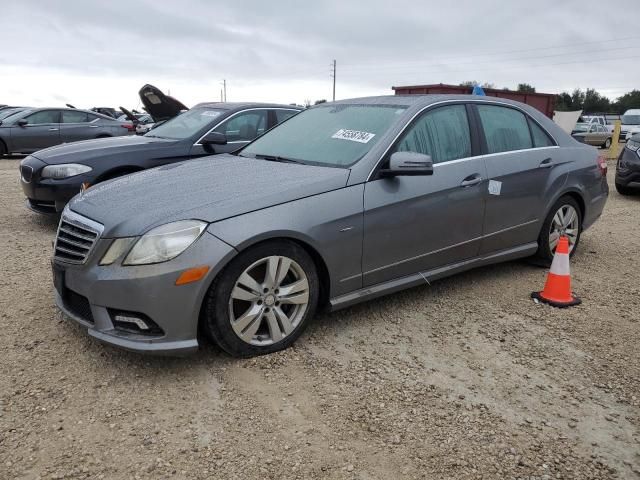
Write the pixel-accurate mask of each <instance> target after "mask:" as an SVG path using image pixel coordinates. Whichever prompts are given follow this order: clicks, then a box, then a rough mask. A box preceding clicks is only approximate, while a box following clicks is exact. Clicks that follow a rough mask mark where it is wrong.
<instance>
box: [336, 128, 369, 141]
mask: <svg viewBox="0 0 640 480" xmlns="http://www.w3.org/2000/svg"><path fill="white" fill-rule="evenodd" d="M375 136H376V134H375V133H369V132H359V131H358V130H347V129H346V128H341V129H340V130H338V131H337V132H336V133H334V134H333V135H331V138H340V139H342V140H351V141H352V142H358V143H368V142H369V140H371V139H372V138H373V137H375Z"/></svg>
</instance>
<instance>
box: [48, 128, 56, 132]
mask: <svg viewBox="0 0 640 480" xmlns="http://www.w3.org/2000/svg"><path fill="white" fill-rule="evenodd" d="M49 131H50V132H57V131H58V129H57V128H50V129H49Z"/></svg>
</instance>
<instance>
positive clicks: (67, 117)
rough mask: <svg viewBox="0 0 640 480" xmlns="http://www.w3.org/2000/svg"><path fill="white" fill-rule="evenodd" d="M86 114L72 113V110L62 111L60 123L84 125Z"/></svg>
mask: <svg viewBox="0 0 640 480" xmlns="http://www.w3.org/2000/svg"><path fill="white" fill-rule="evenodd" d="M85 122H87V114H86V113H85V112H74V111H73V110H63V111H62V123H85Z"/></svg>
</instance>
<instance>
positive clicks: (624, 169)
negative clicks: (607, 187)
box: [616, 133, 640, 195]
mask: <svg viewBox="0 0 640 480" xmlns="http://www.w3.org/2000/svg"><path fill="white" fill-rule="evenodd" d="M616 190H617V191H618V193H620V194H621V195H632V194H634V193H637V194H640V133H636V134H635V135H633V136H632V137H631V138H630V139H629V140H627V143H626V145H625V146H624V148H623V149H622V151H621V152H620V156H619V157H618V164H617V165H616Z"/></svg>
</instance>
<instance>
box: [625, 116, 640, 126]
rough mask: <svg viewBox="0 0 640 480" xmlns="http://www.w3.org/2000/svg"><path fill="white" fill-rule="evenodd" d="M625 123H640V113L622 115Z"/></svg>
mask: <svg viewBox="0 0 640 480" xmlns="http://www.w3.org/2000/svg"><path fill="white" fill-rule="evenodd" d="M622 123H623V124H624V125H640V115H622Z"/></svg>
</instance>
